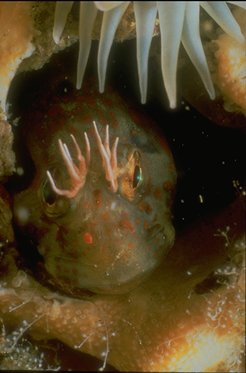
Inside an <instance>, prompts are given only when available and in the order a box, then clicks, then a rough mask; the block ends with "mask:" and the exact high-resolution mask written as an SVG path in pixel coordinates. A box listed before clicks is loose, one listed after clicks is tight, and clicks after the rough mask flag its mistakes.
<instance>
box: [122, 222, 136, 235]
mask: <svg viewBox="0 0 246 373" xmlns="http://www.w3.org/2000/svg"><path fill="white" fill-rule="evenodd" d="M120 225H121V227H122V228H125V229H127V230H128V231H130V232H131V233H134V232H135V228H134V226H133V224H132V223H131V222H130V220H121V222H120Z"/></svg>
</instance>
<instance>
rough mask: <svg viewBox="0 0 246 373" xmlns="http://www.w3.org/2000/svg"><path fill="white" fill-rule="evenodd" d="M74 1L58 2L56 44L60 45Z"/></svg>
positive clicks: (55, 25) (54, 35)
mask: <svg viewBox="0 0 246 373" xmlns="http://www.w3.org/2000/svg"><path fill="white" fill-rule="evenodd" d="M73 3H74V2H73V1H57V2H56V9H55V20H54V27H53V39H54V42H55V43H56V44H58V43H59V41H60V38H61V35H62V32H63V30H64V27H65V24H66V21H67V16H68V14H69V12H70V10H71V9H72V6H73Z"/></svg>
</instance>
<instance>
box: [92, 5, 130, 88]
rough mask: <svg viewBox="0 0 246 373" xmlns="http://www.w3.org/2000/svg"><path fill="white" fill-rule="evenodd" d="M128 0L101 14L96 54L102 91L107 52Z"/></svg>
mask: <svg viewBox="0 0 246 373" xmlns="http://www.w3.org/2000/svg"><path fill="white" fill-rule="evenodd" d="M128 5H129V1H124V2H123V3H122V4H121V5H120V6H118V7H115V8H113V9H111V10H109V11H107V12H104V14H103V20H102V26H101V35H100V42H99V47H98V55H97V66H98V80H99V92H100V93H102V92H103V91H104V85H105V75H106V69H107V63H108V56H109V52H110V49H111V46H112V43H113V40H114V35H115V32H116V29H117V27H118V25H119V23H120V19H121V17H122V16H123V14H124V12H125V10H126V8H127V7H128Z"/></svg>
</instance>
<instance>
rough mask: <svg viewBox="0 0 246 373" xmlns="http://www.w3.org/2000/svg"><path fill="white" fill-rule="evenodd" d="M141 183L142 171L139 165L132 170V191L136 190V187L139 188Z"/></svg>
mask: <svg viewBox="0 0 246 373" xmlns="http://www.w3.org/2000/svg"><path fill="white" fill-rule="evenodd" d="M142 181H143V173H142V169H141V167H140V166H139V165H136V166H135V168H134V174H133V179H132V187H133V189H136V188H137V187H139V186H140V185H141V183H142Z"/></svg>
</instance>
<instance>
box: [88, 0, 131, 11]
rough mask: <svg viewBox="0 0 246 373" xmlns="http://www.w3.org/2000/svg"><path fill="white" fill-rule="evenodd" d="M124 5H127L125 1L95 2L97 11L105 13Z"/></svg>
mask: <svg viewBox="0 0 246 373" xmlns="http://www.w3.org/2000/svg"><path fill="white" fill-rule="evenodd" d="M122 3H125V1H94V4H95V5H96V7H97V9H99V10H101V11H103V12H105V11H108V10H111V9H114V8H116V7H117V6H119V5H121V4H122Z"/></svg>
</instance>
